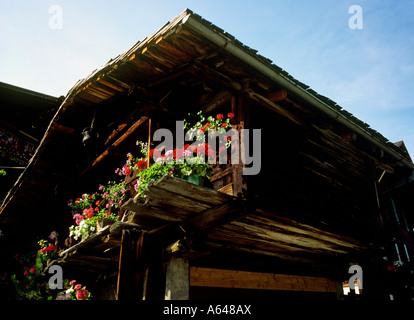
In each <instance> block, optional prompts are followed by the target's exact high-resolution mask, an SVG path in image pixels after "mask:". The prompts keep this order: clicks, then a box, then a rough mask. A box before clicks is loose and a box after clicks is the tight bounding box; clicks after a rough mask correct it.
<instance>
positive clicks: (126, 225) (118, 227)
mask: <svg viewBox="0 0 414 320" xmlns="http://www.w3.org/2000/svg"><path fill="white" fill-rule="evenodd" d="M124 229H126V230H128V229H132V230H133V229H136V230H140V229H141V226H140V225H138V224H136V223H130V222H123V221H117V222H115V223H114V224H113V225H112V226H110V228H109V232H110V233H111V234H112V235H114V236H122V230H124Z"/></svg>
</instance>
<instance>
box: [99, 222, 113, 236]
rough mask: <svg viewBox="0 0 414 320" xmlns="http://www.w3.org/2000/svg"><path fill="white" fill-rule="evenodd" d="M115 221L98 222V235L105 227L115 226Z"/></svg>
mask: <svg viewBox="0 0 414 320" xmlns="http://www.w3.org/2000/svg"><path fill="white" fill-rule="evenodd" d="M114 223H115V221H114V220H112V219H102V220H99V221H97V222H96V232H97V233H98V232H99V231H101V230H102V229H103V228H104V227H106V226H110V225H112V224H114Z"/></svg>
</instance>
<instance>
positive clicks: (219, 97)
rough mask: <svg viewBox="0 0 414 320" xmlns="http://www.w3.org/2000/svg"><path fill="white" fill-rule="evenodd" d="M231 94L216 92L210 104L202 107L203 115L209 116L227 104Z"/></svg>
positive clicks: (226, 91)
mask: <svg viewBox="0 0 414 320" xmlns="http://www.w3.org/2000/svg"><path fill="white" fill-rule="evenodd" d="M231 97H232V94H231V93H230V92H229V91H228V90H223V91H220V92H218V93H217V94H216V95H215V96H214V97H213V98H212V99H211V101H210V102H208V103H207V104H206V105H205V106H204V107H203V114H209V113H210V112H213V111H214V110H216V109H217V108H219V107H221V106H223V105H224V104H225V103H227V102H229V101H230V99H231Z"/></svg>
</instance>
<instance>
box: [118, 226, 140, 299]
mask: <svg viewBox="0 0 414 320" xmlns="http://www.w3.org/2000/svg"><path fill="white" fill-rule="evenodd" d="M146 235H147V233H146V232H145V231H141V232H140V233H137V232H131V231H130V230H125V229H124V230H122V239H121V250H120V253H119V267H118V282H117V294H116V297H117V300H141V299H142V298H143V293H144V290H143V289H144V282H145V272H146V266H145V265H146V255H145V252H144V250H145V246H146V242H147V241H146V238H147V237H146Z"/></svg>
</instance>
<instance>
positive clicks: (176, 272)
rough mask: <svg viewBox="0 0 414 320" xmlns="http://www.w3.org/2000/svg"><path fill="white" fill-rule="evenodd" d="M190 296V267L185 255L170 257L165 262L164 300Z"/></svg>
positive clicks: (184, 298) (181, 298)
mask: <svg viewBox="0 0 414 320" xmlns="http://www.w3.org/2000/svg"><path fill="white" fill-rule="evenodd" d="M189 298H190V267H189V262H188V258H187V257H171V259H170V260H169V261H168V264H167V271H166V279H165V300H188V299H189Z"/></svg>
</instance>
